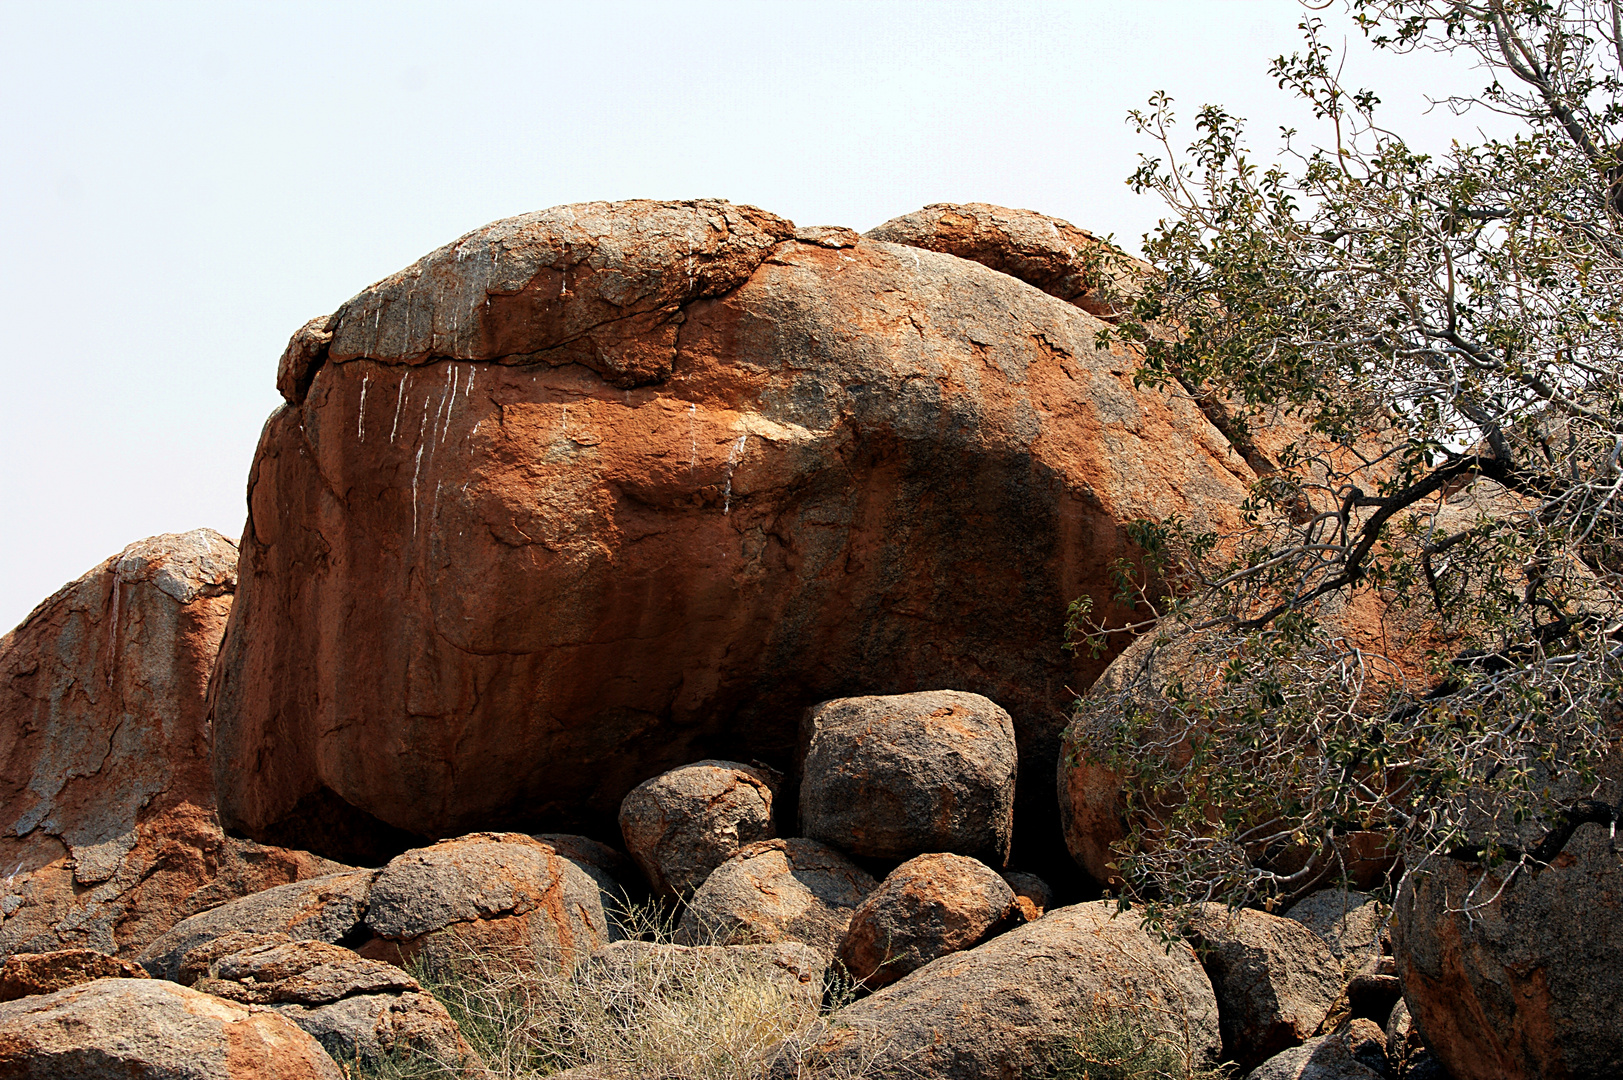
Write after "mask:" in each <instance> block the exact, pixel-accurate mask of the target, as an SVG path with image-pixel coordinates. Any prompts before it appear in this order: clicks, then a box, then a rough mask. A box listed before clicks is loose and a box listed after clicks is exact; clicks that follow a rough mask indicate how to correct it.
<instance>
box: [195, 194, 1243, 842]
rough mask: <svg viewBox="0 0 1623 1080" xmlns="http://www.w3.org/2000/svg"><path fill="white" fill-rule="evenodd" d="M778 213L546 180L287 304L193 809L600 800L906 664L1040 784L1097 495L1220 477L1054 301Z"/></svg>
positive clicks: (1197, 504)
mask: <svg viewBox="0 0 1623 1080" xmlns="http://www.w3.org/2000/svg"><path fill="white" fill-rule="evenodd" d="M800 237H801V238H799V239H796V238H794V237H792V236H791V235H790V233H789V226H788V224H787V223H784V222H781V221H779V220H778V219H774V218H771V216H770V215H765V214H762V213H761V212H760V211H755V210H750V209H748V208H741V207H733V206H729V205H728V204H710V203H701V204H648V203H641V204H591V205H589V206H585V207H574V208H570V207H566V208H561V209H559V210H554V211H547V212H545V213H543V214H538V215H529V216H527V217H525V218H518V219H512V220H510V221H507V222H499V223H497V224H496V225H493V226H490V227H488V228H487V229H485V230H481V231H479V232H477V233H473V234H470V235H469V236H468V237H465V238H463V240H461V241H459V242H458V243H457V244H454V245H450V246H448V247H446V248H444V249H441V250H440V251H439V252H436V253H434V254H433V255H430V256H428V257H427V258H426V259H425V260H423V262H422V263H420V264H418V266H416V267H414V268H412V269H410V270H407V271H404V272H402V273H401V274H399V275H396V276H395V277H394V278H392V279H389V280H388V281H385V282H383V283H380V285H378V286H376V287H374V288H373V289H372V290H369V291H368V292H367V293H363V294H361V295H360V296H358V297H357V298H356V299H355V300H353V301H351V302H350V303H349V304H347V305H346V306H345V307H344V308H343V309H342V310H341V311H340V312H339V313H338V314H337V315H335V316H333V317H331V318H329V319H327V320H317V321H315V322H313V323H312V324H311V325H310V326H309V327H307V328H306V329H305V330H304V331H301V332H300V336H299V337H298V338H296V340H295V343H294V345H293V346H290V351H289V356H288V357H284V365H283V368H284V376H285V378H284V379H283V380H282V381H283V384H284V385H283V388H284V391H285V392H289V393H290V396H291V398H292V400H291V401H290V404H289V405H288V406H286V407H284V408H283V409H281V410H279V411H278V412H277V413H276V414H275V415H273V416H272V418H271V419H270V421H269V423H268V424H267V425H266V428H265V432H264V435H263V437H262V440H261V444H260V447H259V451H258V453H257V455H256V459H255V462H254V466H253V471H252V475H251V478H250V497H249V509H250V514H249V520H248V524H247V526H246V528H245V532H244V538H243V543H242V581H241V584H240V586H239V591H238V599H237V603H236V607H235V608H234V609H233V612H232V616H231V625H230V628H229V630H228V632H227V635H226V643H225V646H224V650H223V654H222V662H221V666H220V670H219V673H218V677H217V681H216V685H215V688H214V694H215V697H214V702H213V708H214V713H213V716H214V723H215V730H216V740H217V742H216V756H215V770H216V777H217V781H218V783H219V785H220V799H221V811H222V815H223V816H224V818H225V819H226V820H227V821H228V822H229V823H231V824H233V825H236V826H239V827H241V828H243V829H245V830H246V831H248V832H249V833H250V834H251V835H255V836H258V837H260V838H261V839H269V840H274V841H276V842H296V843H299V844H301V845H310V846H316V847H317V848H318V849H320V848H322V847H325V848H327V849H328V850H333V849H334V844H333V843H324V842H323V841H322V837H323V836H332V835H334V834H333V830H334V829H335V828H336V825H335V823H336V822H338V820H339V818H341V817H345V816H346V815H347V817H348V820H349V825H350V827H351V828H352V831H353V832H355V833H356V834H357V835H359V834H361V833H364V832H366V830H368V829H375V828H376V826H377V823H379V822H381V823H387V825H389V826H391V827H396V828H399V829H403V830H408V831H410V832H413V833H417V834H421V835H426V836H446V835H454V834H457V833H459V832H463V831H467V830H469V829H474V828H482V829H488V828H494V827H499V826H502V825H511V826H526V825H529V826H534V825H537V824H542V823H547V824H574V823H579V824H583V825H584V824H588V823H591V824H596V825H597V827H598V828H599V830H600V831H602V832H604V833H608V832H609V831H610V830H612V827H613V826H612V821H613V817H612V815H613V814H614V812H615V809H616V808H617V807H618V805H619V802H620V800H621V798H622V797H623V796H624V795H625V793H626V792H627V791H629V790H630V789H631V788H632V787H633V786H635V785H636V784H637V783H639V782H640V781H642V780H645V779H647V778H648V777H650V776H653V775H655V774H656V773H659V772H661V771H663V770H665V769H667V768H670V767H672V766H675V765H680V764H683V763H685V762H689V761H693V760H695V759H698V758H704V757H710V756H718V757H726V758H731V759H736V760H750V759H751V758H760V759H762V760H765V761H768V762H775V763H778V764H780V765H782V764H787V762H788V760H789V758H790V755H791V754H792V748H793V744H794V740H795V736H796V727H797V723H798V720H799V715H800V712H801V710H802V709H804V708H805V707H806V706H808V705H810V704H813V703H815V702H817V701H822V700H826V699H828V698H831V697H839V696H847V695H851V694H855V693H863V694H878V693H885V694H888V693H900V692H908V691H913V690H919V689H933V688H953V689H962V690H969V691H973V692H976V693H981V694H984V695H986V696H988V697H990V698H991V699H992V700H994V701H996V702H998V703H999V704H1000V705H1003V706H1004V707H1005V708H1007V709H1008V711H1009V712H1010V713H1011V714H1012V716H1013V717H1014V720H1015V724H1016V730H1017V734H1018V736H1019V739H1020V743H1021V745H1020V762H1021V767H1022V775H1023V776H1029V777H1030V778H1031V779H1030V780H1029V782H1027V781H1024V780H1023V781H1022V785H1023V789H1024V791H1025V792H1026V793H1027V794H1028V795H1029V796H1030V797H1032V798H1033V800H1034V801H1033V804H1032V805H1034V806H1035V805H1042V806H1043V807H1044V808H1045V809H1047V808H1048V807H1050V806H1051V804H1049V803H1048V800H1049V799H1050V798H1051V796H1050V795H1049V794H1048V792H1049V791H1051V790H1052V789H1051V788H1050V787H1049V785H1050V784H1051V783H1052V780H1051V777H1052V775H1053V769H1054V765H1055V757H1054V755H1055V749H1056V747H1057V741H1058V735H1059V730H1060V728H1061V727H1062V726H1063V721H1064V715H1065V710H1066V708H1067V706H1068V703H1069V699H1070V696H1071V695H1070V691H1069V690H1068V689H1067V687H1070V688H1077V689H1079V688H1082V687H1084V686H1086V685H1087V683H1088V682H1089V681H1090V680H1091V677H1092V675H1093V674H1095V673H1096V671H1097V665H1094V666H1090V664H1089V663H1086V662H1082V661H1077V660H1074V659H1073V658H1072V657H1070V656H1069V655H1068V654H1066V653H1065V652H1064V651H1063V650H1062V649H1061V638H1062V632H1061V627H1062V624H1063V621H1064V616H1065V609H1066V605H1067V604H1068V603H1069V602H1070V601H1071V600H1073V599H1075V598H1076V597H1077V596H1080V595H1082V594H1084V593H1091V594H1093V595H1095V596H1096V597H1098V598H1099V599H1100V600H1101V601H1102V600H1104V599H1105V598H1107V597H1108V595H1109V585H1108V584H1107V579H1106V574H1105V569H1106V567H1107V566H1108V565H1109V563H1110V562H1111V560H1112V559H1114V558H1116V557H1117V556H1119V555H1122V554H1124V553H1126V548H1125V539H1124V535H1123V529H1122V526H1123V524H1124V523H1125V522H1127V521H1128V520H1130V519H1132V518H1134V517H1137V516H1141V515H1164V514H1170V513H1179V514H1183V515H1185V516H1188V517H1191V518H1193V519H1195V520H1197V521H1206V522H1209V523H1210V524H1211V525H1212V526H1213V527H1222V526H1223V525H1225V524H1227V523H1228V519H1227V518H1226V517H1225V515H1228V514H1231V513H1232V510H1231V509H1230V508H1232V507H1233V506H1234V505H1236V504H1237V503H1238V502H1239V500H1240V498H1241V497H1242V494H1243V488H1244V484H1245V482H1246V481H1247V480H1248V479H1249V478H1250V473H1249V472H1248V471H1247V469H1246V467H1245V466H1244V464H1243V463H1242V462H1240V460H1239V458H1238V457H1237V455H1234V454H1233V453H1232V452H1230V451H1229V449H1228V447H1227V445H1226V443H1224V442H1223V440H1222V439H1221V436H1219V435H1218V434H1217V433H1216V432H1215V431H1214V430H1213V429H1212V428H1211V427H1210V426H1209V425H1208V424H1207V423H1206V421H1205V420H1204V419H1203V418H1202V417H1201V416H1200V414H1199V413H1198V412H1197V411H1196V410H1195V409H1194V408H1193V407H1192V406H1190V405H1189V404H1188V403H1187V402H1184V401H1179V400H1172V399H1168V398H1165V397H1160V396H1155V395H1151V394H1147V393H1140V392H1136V391H1135V390H1134V389H1133V386H1132V378H1131V375H1132V371H1133V369H1134V360H1133V359H1132V358H1131V357H1129V356H1126V355H1123V354H1120V353H1117V352H1114V351H1096V350H1095V348H1094V335H1095V332H1096V331H1097V330H1098V329H1099V326H1100V324H1099V323H1097V322H1096V321H1095V320H1094V319H1093V318H1092V317H1091V316H1089V315H1087V314H1086V313H1084V312H1082V311H1080V310H1078V309H1076V308H1075V307H1072V306H1071V305H1069V304H1066V303H1064V302H1062V301H1060V300H1058V299H1055V298H1053V297H1050V296H1047V295H1044V294H1042V293H1040V292H1038V291H1037V290H1035V289H1032V288H1030V287H1029V286H1027V285H1025V284H1023V283H1021V282H1019V281H1016V280H1014V279H1013V278H1010V277H1007V276H1005V275H1003V274H1000V273H997V272H994V271H992V270H989V269H987V268H985V267H983V266H980V265H977V264H973V263H970V262H966V261H964V260H961V259H958V258H955V257H952V256H948V255H942V254H937V253H933V252H929V251H922V250H919V249H915V248H908V247H902V246H899V245H892V244H885V243H878V242H873V241H865V240H860V239H859V238H857V237H856V236H855V234H853V233H850V232H849V231H847V230H834V229H824V230H803V231H802V232H801V234H800ZM526 274H528V275H529V276H528V277H526V276H525V275H526ZM414 283H421V284H414ZM487 301H488V304H487ZM453 357H454V359H453ZM628 358H629V359H628ZM301 372H302V373H303V374H302V375H301V374H300V373H301ZM301 385H305V386H307V387H308V390H307V391H306V392H303V393H302V395H301V393H300V392H299V388H300V386H301ZM350 808H353V809H350ZM1046 816H1048V817H1052V813H1051V810H1048V812H1047V815H1046ZM1026 839H1027V840H1029V839H1030V838H1029V837H1027V838H1026ZM1021 843H1022V833H1021V828H1020V825H1019V824H1018V823H1017V826H1016V845H1017V848H1018V846H1019V845H1020V844H1021Z"/></svg>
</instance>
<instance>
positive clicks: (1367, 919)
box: [1285, 889, 1391, 971]
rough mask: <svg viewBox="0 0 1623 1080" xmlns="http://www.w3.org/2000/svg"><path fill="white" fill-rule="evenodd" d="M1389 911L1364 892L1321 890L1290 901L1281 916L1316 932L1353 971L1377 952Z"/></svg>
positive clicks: (1380, 949)
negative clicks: (1294, 901)
mask: <svg viewBox="0 0 1623 1080" xmlns="http://www.w3.org/2000/svg"><path fill="white" fill-rule="evenodd" d="M1390 911H1391V909H1389V908H1388V907H1387V906H1386V905H1385V904H1383V903H1381V902H1380V901H1379V900H1377V899H1375V898H1374V897H1373V896H1371V895H1369V894H1368V893H1362V892H1354V891H1351V890H1347V889H1324V890H1322V891H1320V892H1316V893H1309V894H1308V895H1307V896H1304V897H1303V898H1302V899H1300V900H1298V901H1297V902H1296V903H1294V904H1292V905H1291V906H1290V910H1288V911H1286V912H1285V918H1287V919H1295V920H1296V921H1297V922H1299V923H1301V924H1302V925H1303V926H1305V927H1307V928H1308V929H1309V930H1311V931H1313V932H1314V933H1315V934H1317V935H1319V936H1320V937H1321V938H1323V939H1324V940H1325V943H1326V944H1327V945H1329V946H1330V951H1331V952H1332V953H1334V954H1335V956H1336V958H1337V959H1338V960H1342V961H1343V962H1345V963H1346V965H1347V967H1348V968H1349V969H1350V970H1353V971H1357V970H1359V969H1361V968H1363V967H1365V966H1366V965H1368V964H1369V963H1370V961H1371V960H1373V959H1374V958H1375V957H1378V956H1380V955H1381V953H1382V951H1383V947H1382V943H1383V941H1384V940H1385V939H1386V936H1387V934H1386V923H1387V916H1388V915H1389V914H1390Z"/></svg>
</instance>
